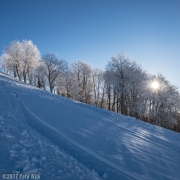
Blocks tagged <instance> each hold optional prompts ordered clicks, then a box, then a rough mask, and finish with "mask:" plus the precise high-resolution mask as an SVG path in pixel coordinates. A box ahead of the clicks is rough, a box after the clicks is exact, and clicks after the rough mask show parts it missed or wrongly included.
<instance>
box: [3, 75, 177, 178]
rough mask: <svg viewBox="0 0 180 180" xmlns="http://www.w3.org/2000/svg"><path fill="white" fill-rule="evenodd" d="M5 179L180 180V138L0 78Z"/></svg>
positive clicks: (117, 115)
mask: <svg viewBox="0 0 180 180" xmlns="http://www.w3.org/2000/svg"><path fill="white" fill-rule="evenodd" d="M0 147H1V148H0V175H1V177H0V178H1V179H3V177H2V175H3V174H5V173H22V174H32V173H35V174H39V175H40V177H41V179H43V180H46V179H47V180H56V179H57V180H60V179H63V180H64V179H65V180H66V179H68V180H79V179H84V180H98V179H101V180H102V179H106V180H121V179H122V180H156V179H157V180H179V179H180V175H179V172H180V134H179V133H176V132H173V131H170V130H167V129H163V128H161V127H156V126H153V125H150V124H147V123H144V122H142V121H138V120H136V119H135V118H130V117H126V116H123V115H120V114H116V113H113V112H110V111H108V110H103V109H100V108H96V107H92V106H90V105H86V104H82V103H77V102H75V101H73V100H70V99H67V98H63V97H61V96H57V95H53V94H50V93H48V92H46V91H44V90H40V89H37V88H35V87H32V86H30V85H27V84H24V83H21V82H19V81H17V80H16V79H14V78H12V77H10V76H8V75H5V74H3V73H0Z"/></svg>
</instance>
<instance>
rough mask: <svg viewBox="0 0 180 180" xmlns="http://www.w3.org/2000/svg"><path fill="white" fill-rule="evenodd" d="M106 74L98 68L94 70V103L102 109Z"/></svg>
mask: <svg viewBox="0 0 180 180" xmlns="http://www.w3.org/2000/svg"><path fill="white" fill-rule="evenodd" d="M103 75H104V72H103V70H101V69H98V68H92V71H91V77H92V89H93V101H94V104H95V106H100V107H102V101H103V99H104V79H103Z"/></svg>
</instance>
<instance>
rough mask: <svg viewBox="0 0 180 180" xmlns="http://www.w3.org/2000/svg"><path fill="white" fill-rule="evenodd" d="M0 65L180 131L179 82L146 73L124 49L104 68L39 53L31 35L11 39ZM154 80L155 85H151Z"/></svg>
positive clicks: (55, 90)
mask: <svg viewBox="0 0 180 180" xmlns="http://www.w3.org/2000/svg"><path fill="white" fill-rule="evenodd" d="M1 67H2V68H3V70H4V71H5V72H6V73H9V74H13V76H14V77H16V78H18V79H19V80H20V81H23V82H24V83H30V84H32V85H33V86H36V87H38V88H41V89H45V90H47V91H50V92H51V93H55V94H58V95H61V96H65V97H68V98H71V99H74V100H77V101H80V102H83V103H86V104H91V105H94V106H97V107H100V108H106V109H108V110H111V111H115V112H117V113H121V114H123V115H127V116H132V117H136V118H137V119H140V120H143V121H145V122H148V123H151V124H154V125H158V126H161V127H164V128H168V129H172V130H175V131H180V113H179V110H180V94H179V91H178V88H177V87H176V86H174V85H172V84H171V83H170V82H169V81H168V80H167V79H166V78H165V77H164V76H163V75H162V74H158V75H151V74H149V73H147V72H146V71H145V70H143V69H142V68H141V67H140V65H138V64H137V63H136V62H134V61H131V60H130V59H129V58H128V56H126V55H125V54H123V53H122V54H120V53H119V54H118V55H117V56H114V57H112V58H111V60H109V62H108V64H107V65H106V68H105V70H102V69H99V68H96V67H92V66H91V65H89V64H88V63H86V62H84V61H81V60H77V61H75V62H73V63H72V64H70V65H68V63H67V62H66V61H65V60H63V59H59V58H58V57H57V56H56V55H55V54H53V53H49V54H45V55H43V56H42V57H41V56H40V52H39V50H38V48H37V47H36V46H35V45H34V44H33V42H32V41H30V40H23V41H22V42H20V41H13V42H11V43H10V44H9V45H8V46H7V47H5V48H4V51H3V54H2V56H1ZM153 82H157V83H158V88H153V87H152V83H153Z"/></svg>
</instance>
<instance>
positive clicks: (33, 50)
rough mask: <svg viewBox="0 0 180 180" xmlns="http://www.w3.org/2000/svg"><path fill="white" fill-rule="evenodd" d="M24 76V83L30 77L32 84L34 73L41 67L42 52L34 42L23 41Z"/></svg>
mask: <svg viewBox="0 0 180 180" xmlns="http://www.w3.org/2000/svg"><path fill="white" fill-rule="evenodd" d="M21 44H22V74H23V78H24V82H25V83H26V79H27V76H28V79H29V82H30V83H32V80H33V79H32V78H33V73H34V72H33V71H34V69H35V68H36V67H38V66H39V60H40V52H39V50H38V48H37V47H36V46H35V45H34V44H33V42H32V41H30V40H29V41H27V40H23V41H22V43H21Z"/></svg>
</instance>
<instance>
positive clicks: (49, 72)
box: [42, 54, 68, 93]
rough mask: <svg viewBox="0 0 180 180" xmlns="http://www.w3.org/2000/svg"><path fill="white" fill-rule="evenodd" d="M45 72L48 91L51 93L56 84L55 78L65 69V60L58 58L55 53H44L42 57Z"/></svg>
mask: <svg viewBox="0 0 180 180" xmlns="http://www.w3.org/2000/svg"><path fill="white" fill-rule="evenodd" d="M42 60H43V62H44V68H45V73H46V76H47V79H48V83H49V88H50V92H51V93H52V92H53V90H54V87H55V86H56V79H57V78H58V76H60V75H61V73H63V72H64V71H65V70H66V69H67V67H68V66H67V62H66V61H64V60H63V59H61V60H59V59H58V58H57V57H56V55H55V54H45V55H44V56H43V57H42Z"/></svg>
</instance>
